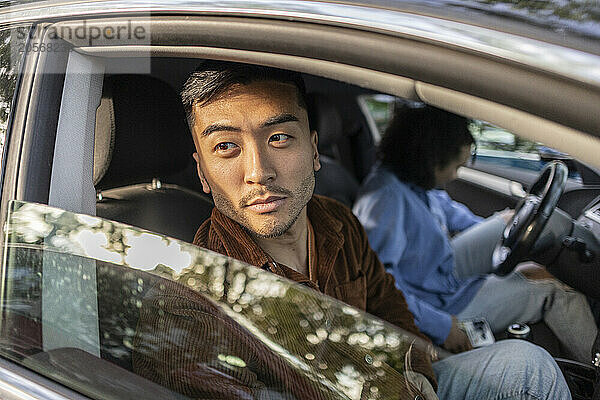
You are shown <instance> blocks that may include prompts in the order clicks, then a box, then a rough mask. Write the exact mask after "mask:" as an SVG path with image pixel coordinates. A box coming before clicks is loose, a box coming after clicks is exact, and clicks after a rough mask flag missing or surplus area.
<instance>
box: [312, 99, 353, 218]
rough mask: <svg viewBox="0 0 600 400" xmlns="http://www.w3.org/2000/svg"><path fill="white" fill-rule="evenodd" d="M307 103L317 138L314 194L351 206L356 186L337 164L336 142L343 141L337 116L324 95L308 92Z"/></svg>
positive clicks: (341, 125)
mask: <svg viewBox="0 0 600 400" xmlns="http://www.w3.org/2000/svg"><path fill="white" fill-rule="evenodd" d="M307 101H308V118H309V121H310V125H311V126H310V127H311V130H312V129H314V130H316V131H317V133H318V135H319V141H318V149H319V158H320V161H321V169H320V170H319V171H318V172H317V173H316V174H315V180H316V182H315V193H317V194H320V195H323V196H327V197H331V198H334V199H336V200H338V201H340V202H342V203H344V204H345V205H347V206H348V207H352V204H353V203H354V200H355V199H356V194H357V192H358V188H359V184H358V180H357V179H356V178H355V177H354V176H352V174H350V172H348V170H347V169H346V168H344V167H343V166H342V164H341V163H340V161H339V160H340V151H339V147H338V142H339V141H341V140H342V139H343V138H344V130H343V124H342V118H341V116H340V113H339V111H338V110H337V108H336V106H335V104H334V103H333V101H332V100H331V99H330V98H329V97H328V96H326V95H323V94H317V93H311V94H310V95H309V96H308V99H307Z"/></svg>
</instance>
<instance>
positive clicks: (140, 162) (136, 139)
mask: <svg viewBox="0 0 600 400" xmlns="http://www.w3.org/2000/svg"><path fill="white" fill-rule="evenodd" d="M95 135H96V137H95V148H94V184H95V186H96V189H97V190H100V189H108V188H114V187H119V186H125V185H131V184H135V183H141V182H149V181H151V180H152V178H155V177H165V176H168V175H169V174H173V173H177V172H179V171H182V170H184V169H185V168H186V166H187V165H188V164H189V163H190V162H192V161H193V160H192V158H191V154H192V153H193V151H194V144H193V140H192V137H191V134H190V132H189V128H188V125H187V121H186V117H185V112H184V111H183V106H182V105H181V100H180V99H179V95H178V94H177V92H176V91H175V90H174V89H173V88H171V86H169V85H168V84H167V83H166V82H163V81H161V80H159V79H156V78H153V77H150V76H145V75H114V76H107V77H106V78H105V81H104V90H103V94H102V100H101V103H100V107H98V110H97V112H96V132H95Z"/></svg>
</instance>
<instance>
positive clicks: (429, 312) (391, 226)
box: [354, 187, 452, 344]
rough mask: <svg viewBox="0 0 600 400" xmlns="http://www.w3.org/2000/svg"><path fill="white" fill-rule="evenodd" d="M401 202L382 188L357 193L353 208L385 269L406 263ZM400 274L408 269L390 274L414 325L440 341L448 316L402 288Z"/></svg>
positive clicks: (449, 321)
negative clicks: (404, 260)
mask: <svg viewBox="0 0 600 400" xmlns="http://www.w3.org/2000/svg"><path fill="white" fill-rule="evenodd" d="M405 201H406V200H405V199H404V198H403V197H402V196H401V195H399V194H398V192H397V191H396V190H391V189H389V187H382V188H379V189H378V190H376V191H372V192H369V193H366V194H364V195H363V196H361V198H360V199H359V200H358V201H357V202H356V205H355V207H354V213H355V214H356V216H357V217H358V219H359V220H360V222H361V224H362V226H363V227H364V229H365V231H366V232H367V235H368V238H369V244H370V246H371V248H372V249H373V250H374V251H375V252H376V253H377V255H378V257H379V260H380V261H381V262H382V263H383V264H384V265H385V266H386V267H387V269H388V271H390V270H392V269H393V268H392V266H394V265H395V266H399V267H400V266H401V265H405V264H406V262H403V257H404V252H405V249H406V246H407V244H408V242H409V240H408V237H407V232H406V230H405V225H406V220H405V214H406V207H405ZM404 273H409V272H408V271H403V270H398V271H397V273H395V274H394V278H395V282H396V287H397V288H399V289H400V290H402V292H403V294H404V296H405V298H406V301H407V303H408V308H409V310H410V311H411V312H412V313H413V316H414V319H415V323H416V325H417V326H418V327H419V329H420V330H421V331H422V332H423V333H425V334H426V335H428V336H429V337H430V338H431V339H432V340H433V341H434V342H435V343H436V344H442V343H444V341H445V340H446V338H447V337H448V333H450V327H451V326H452V317H451V316H450V314H448V313H446V312H444V311H442V310H439V309H437V308H435V307H433V306H432V305H430V304H429V303H427V302H425V301H423V300H421V299H419V298H418V297H416V296H414V295H412V294H411V293H410V290H406V289H405V287H406V282H405V281H404V280H403V279H402V274H404Z"/></svg>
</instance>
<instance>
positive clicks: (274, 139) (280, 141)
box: [269, 133, 292, 144]
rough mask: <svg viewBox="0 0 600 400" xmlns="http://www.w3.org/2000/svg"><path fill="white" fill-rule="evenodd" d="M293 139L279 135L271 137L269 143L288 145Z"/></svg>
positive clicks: (283, 134) (282, 134)
mask: <svg viewBox="0 0 600 400" xmlns="http://www.w3.org/2000/svg"><path fill="white" fill-rule="evenodd" d="M291 138H292V137H291V136H290V135H286V134H285V133H277V134H275V135H273V136H271V137H270V138H269V143H274V144H285V143H287V142H288V141H289V140H290V139H291Z"/></svg>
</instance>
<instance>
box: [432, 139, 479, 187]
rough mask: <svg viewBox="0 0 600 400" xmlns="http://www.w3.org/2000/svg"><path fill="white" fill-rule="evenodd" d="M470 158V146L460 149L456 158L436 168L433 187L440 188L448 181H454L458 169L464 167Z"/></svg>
mask: <svg viewBox="0 0 600 400" xmlns="http://www.w3.org/2000/svg"><path fill="white" fill-rule="evenodd" d="M470 156H471V145H464V146H463V147H461V148H460V150H459V152H458V154H457V156H456V157H455V158H454V159H452V160H450V162H449V163H448V164H446V165H445V166H443V167H441V168H440V167H437V168H436V169H435V171H434V174H435V187H438V188H441V187H443V186H444V185H445V184H447V183H448V182H450V181H453V180H454V179H456V176H457V171H458V167H460V166H461V165H464V164H465V163H466V162H467V160H468V159H469V157H470Z"/></svg>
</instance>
